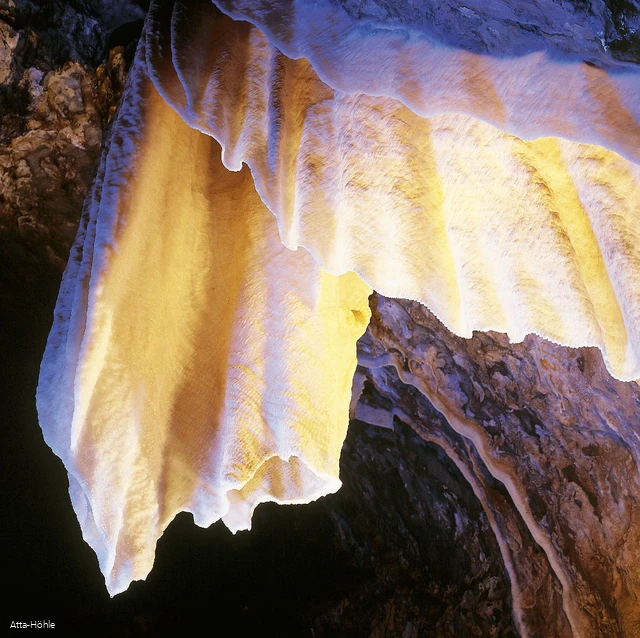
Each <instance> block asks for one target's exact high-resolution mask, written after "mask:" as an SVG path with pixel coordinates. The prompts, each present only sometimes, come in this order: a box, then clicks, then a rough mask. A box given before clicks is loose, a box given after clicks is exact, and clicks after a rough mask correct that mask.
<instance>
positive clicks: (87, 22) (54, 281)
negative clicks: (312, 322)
mask: <svg viewBox="0 0 640 638" xmlns="http://www.w3.org/2000/svg"><path fill="white" fill-rule="evenodd" d="M381 4H384V3H381ZM574 4H575V5H576V6H578V8H580V7H581V6H582V5H585V6H586V8H584V7H583V9H584V10H591V9H590V7H591V5H590V3H588V2H586V3H585V2H579V1H578V0H576V1H575V2H574ZM594 4H595V3H594ZM607 7H608V8H607V11H608V13H607V15H608V16H609V21H608V22H607V25H608V29H609V31H608V33H607V34H606V37H607V41H608V43H609V45H610V48H611V51H612V53H613V54H615V55H616V56H617V57H618V59H623V60H627V61H629V60H631V61H638V60H640V56H639V55H638V51H640V47H639V46H638V32H637V31H634V30H633V29H632V26H633V25H634V24H637V23H638V19H639V18H638V16H640V4H638V2H637V1H636V0H626V1H625V0H619V1H618V0H615V1H612V2H609V3H608V5H607ZM145 9H146V6H145V2H144V1H143V0H141V1H140V2H136V1H134V0H131V1H130V0H121V1H117V0H113V1H109V0H70V1H69V2H61V1H59V0H51V1H47V0H39V1H36V0H15V2H13V1H12V0H0V21H2V22H3V23H4V24H5V25H8V28H9V29H10V30H11V31H10V32H9V31H3V37H5V36H6V34H7V33H9V35H11V33H18V34H19V39H18V44H17V46H16V47H15V48H13V49H11V48H9V49H6V48H5V52H6V51H9V54H8V55H10V60H9V63H8V64H9V67H8V68H9V75H8V76H7V79H6V80H5V81H4V82H3V83H2V84H1V85H0V159H1V160H2V162H1V163H0V166H1V167H3V168H4V170H5V174H7V175H9V177H10V180H11V182H10V184H9V182H4V183H3V182H0V389H1V392H0V402H1V404H0V415H1V416H0V419H1V420H2V423H1V427H2V462H3V472H2V481H3V484H2V490H1V494H2V515H1V516H2V518H1V520H2V543H3V553H2V555H3V569H2V575H3V579H4V582H5V585H6V588H5V589H6V591H8V592H9V594H8V596H9V598H8V600H5V602H4V605H3V608H4V613H3V623H7V625H5V626H8V625H9V624H10V622H11V621H12V620H15V621H31V620H51V621H54V622H55V623H56V628H57V629H61V630H62V631H63V633H65V632H66V635H74V634H83V635H85V634H86V635H96V636H99V635H105V636H153V635H167V632H169V631H175V632H176V633H177V632H178V631H180V632H184V631H185V630H186V629H195V628H198V627H199V624H200V622H201V621H204V623H205V627H206V630H207V631H209V630H210V631H212V632H215V631H225V630H224V625H227V627H229V629H227V630H226V631H230V630H231V631H233V632H234V633H237V634H239V635H243V634H245V633H248V632H265V631H267V630H269V631H270V632H271V633H273V634H275V635H276V636H354V637H357V636H380V637H383V636H402V637H406V638H410V637H414V636H416V637H417V636H452V637H453V636H461V635H465V634H466V635H470V636H511V635H516V628H515V626H514V621H513V619H512V609H511V586H510V581H509V577H508V575H507V573H506V570H505V566H504V562H503V558H502V555H501V552H500V549H499V547H498V544H497V541H496V538H495V535H494V533H493V531H492V529H491V526H490V524H489V521H488V519H487V516H486V513H485V510H484V509H483V507H482V505H481V503H480V501H479V500H478V498H477V496H476V495H475V494H474V491H473V489H472V487H471V486H470V484H469V483H468V482H467V480H466V479H465V478H464V477H463V476H462V474H461V472H460V471H459V470H458V468H457V467H456V466H455V465H454V463H453V462H452V461H451V460H450V458H449V457H448V456H447V455H446V454H445V453H444V452H443V451H442V448H441V447H439V446H438V445H435V444H434V443H431V442H428V441H426V440H425V439H424V438H422V437H421V436H419V435H418V433H417V432H416V431H415V427H410V425H409V424H407V423H405V422H403V420H402V419H401V418H398V417H397V416H396V417H395V418H394V422H393V423H394V429H393V430H389V429H384V428H380V427H375V426H372V425H367V424H366V423H363V422H362V421H358V420H353V421H352V422H351V425H350V429H349V434H348V437H347V441H346V443H345V447H344V449H343V454H342V460H341V468H342V470H341V476H342V480H343V483H344V485H343V488H342V489H341V490H340V491H339V492H338V493H337V494H335V495H333V496H330V497H326V498H323V499H320V500H319V501H317V502H315V503H313V504H310V505H306V506H277V505H274V504H263V505H261V506H260V507H259V508H258V509H257V511H256V513H255V516H254V519H253V529H252V530H251V531H250V532H240V533H238V534H237V535H235V536H234V535H232V534H231V533H230V532H229V531H228V530H227V529H226V528H225V527H224V525H223V524H222V523H218V524H216V525H214V526H212V527H211V528H209V529H207V530H203V529H200V528H198V527H196V526H195V525H194V524H193V521H192V519H191V516H190V515H187V514H184V513H183V514H181V515H179V516H178V517H177V519H176V520H175V521H174V522H173V523H172V524H171V525H170V527H169V528H168V529H167V531H166V532H165V534H164V536H163V537H162V538H161V539H160V541H159V543H158V547H157V553H156V563H155V566H154V569H153V571H152V572H151V574H150V575H149V577H148V578H147V580H146V581H144V582H136V583H133V585H132V586H131V588H130V589H129V590H128V591H127V592H125V593H123V594H121V595H118V596H116V597H115V598H114V599H110V598H109V596H108V594H107V593H106V589H105V587H104V581H103V578H102V575H101V574H100V572H99V570H98V564H97V559H96V557H95V555H94V554H93V551H92V550H91V549H90V548H89V547H88V545H86V544H85V543H84V541H83V540H82V537H81V534H80V528H79V525H78V523H77V520H76V517H75V514H74V512H73V510H72V508H71V504H70V501H69V497H68V494H67V488H68V483H67V476H66V471H65V470H64V468H63V466H62V463H61V462H60V460H59V459H58V458H57V457H55V455H54V454H53V453H52V452H51V450H50V449H49V448H48V447H47V445H46V444H45V443H44V441H43V438H42V434H41V432H40V429H39V426H38V419H37V414H36V410H35V389H36V384H37V378H38V370H39V364H40V360H41V357H42V353H43V351H44V346H45V342H46V338H47V334H48V331H49V328H50V325H51V320H52V313H53V307H54V304H55V299H56V295H57V289H58V286H59V283H60V277H61V274H62V269H63V268H64V263H65V261H66V258H67V255H68V251H69V248H70V245H71V242H72V240H73V236H74V233H75V227H76V226H77V222H78V219H79V215H80V210H81V206H82V201H83V197H84V192H85V190H86V188H87V187H88V185H89V183H90V180H91V176H92V173H93V170H94V167H95V163H96V161H97V158H98V155H99V151H100V144H101V139H103V134H108V123H109V121H110V118H112V117H113V114H114V111H115V109H116V107H117V101H118V98H119V95H120V92H121V90H122V81H123V80H124V77H125V75H126V68H127V65H128V64H129V63H130V60H131V57H132V53H133V50H134V48H135V43H136V39H137V37H138V34H139V32H140V29H141V27H142V19H143V16H144V11H145ZM630 25H631V26H630ZM70 65H71V66H70ZM73 65H75V66H73ZM28 69H37V70H38V71H40V72H42V74H43V76H45V77H51V78H57V79H56V82H57V81H58V79H59V80H60V83H61V84H60V86H62V87H63V89H64V90H62V91H61V92H59V93H56V94H55V95H54V96H53V97H51V96H50V95H47V98H46V100H44V101H43V99H41V98H37V96H36V95H35V94H34V92H33V84H29V83H28V82H27V81H26V80H25V77H26V76H25V72H26V71H27V70H28ZM47 86H50V87H51V86H58V85H57V84H55V83H54V82H53V80H51V81H50V82H49V85H47ZM67 89H68V91H67ZM65 91H67V92H66V93H65ZM74 91H75V93H74ZM59 95H62V98H60V99H58V96H59ZM78 95H80V96H81V98H82V104H83V107H82V109H81V111H78V110H77V109H75V108H71V107H72V105H73V104H74V102H73V100H74V99H76V100H77V99H78V98H77V96H78ZM74 96H75V97H74ZM36 98H37V99H36ZM38 100H40V101H38ZM33 122H36V124H37V127H36V125H35V124H33ZM34 127H35V128H34ZM69 127H70V128H71V129H72V131H73V132H74V134H75V132H77V133H78V135H83V136H84V137H81V140H83V142H82V143H78V141H77V139H75V138H74V140H75V141H74V143H71V142H70V141H69V140H68V139H66V138H65V137H64V136H65V135H68V133H64V131H65V130H67V129H69ZM33 131H37V132H38V133H37V135H35V142H33V141H32V140H33V139H34V135H33V134H31V133H32V132H33ZM61 131H62V132H61ZM16 140H18V141H19V144H18V143H17V142H16ZM25 167H26V168H28V170H29V174H28V175H27V172H26V169H25ZM43 167H44V168H43ZM45 169H46V170H45ZM25 175H26V177H25ZM21 179H22V182H21V181H20V180H21ZM8 184H9V185H8ZM365 347H366V338H365ZM310 365H313V362H310ZM389 383H391V384H396V385H398V386H402V382H400V381H399V379H393V380H390V381H389ZM402 392H404V395H402V396H403V397H404V398H403V399H402V400H403V401H404V402H405V408H406V409H410V410H411V411H412V414H416V413H417V412H420V419H421V422H422V423H424V424H426V425H425V428H427V429H428V428H432V429H434V430H442V431H444V429H445V428H446V427H447V425H446V421H444V419H443V417H442V416H441V415H440V414H439V413H438V412H437V411H436V410H435V409H433V407H432V406H431V407H429V406H430V404H428V405H427V403H428V402H426V403H425V401H424V398H419V397H414V396H413V395H412V392H413V391H412V390H409V389H407V388H406V387H404V388H403V390H402ZM414 394H415V393H414ZM361 401H362V402H363V403H364V404H365V405H368V406H371V407H375V408H378V409H381V410H386V411H388V412H390V413H391V412H393V407H394V405H393V400H392V399H391V398H389V396H384V393H382V392H381V391H380V388H379V387H376V385H375V384H374V383H373V382H372V381H371V380H368V381H366V382H365V389H364V394H363V397H362V399H361ZM413 401H415V402H416V403H415V406H414V404H413V403H412V402H413ZM420 401H422V403H420ZM412 406H413V407H412ZM416 406H417V407H416ZM522 414H523V416H522V421H523V423H524V422H525V421H527V418H525V417H526V413H524V412H523V413H522ZM525 426H526V423H524V425H523V427H525ZM490 489H491V490H493V493H494V494H495V498H496V499H498V500H500V499H502V500H506V499H507V496H505V492H504V488H502V487H501V486H500V485H497V484H495V485H493V484H492V485H491V486H490ZM533 501H535V498H533ZM540 503H541V504H538V505H539V507H541V508H546V505H545V503H544V502H543V500H541V501H540ZM545 511H546V510H545ZM532 551H533V550H532ZM536 551H538V550H536ZM221 619H223V620H221ZM539 622H540V624H539V626H538V629H537V630H536V631H534V632H533V635H541V636H544V635H553V633H547V632H548V631H552V630H550V629H549V628H546V629H545V625H544V618H541V620H540V621H539ZM601 635H604V634H601ZM606 635H621V634H616V633H615V632H613V633H607V634H606Z"/></svg>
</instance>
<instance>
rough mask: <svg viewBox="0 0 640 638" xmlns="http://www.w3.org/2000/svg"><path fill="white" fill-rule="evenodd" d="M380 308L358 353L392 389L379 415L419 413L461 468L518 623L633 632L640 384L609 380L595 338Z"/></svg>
mask: <svg viewBox="0 0 640 638" xmlns="http://www.w3.org/2000/svg"><path fill="white" fill-rule="evenodd" d="M373 308H374V314H373V319H372V322H371V324H370V329H369V332H368V335H367V337H366V338H364V339H363V340H361V342H360V356H359V360H360V363H361V365H362V366H364V367H365V369H366V373H365V378H366V379H367V381H368V382H369V383H370V384H371V387H372V388H374V389H375V391H376V392H377V393H379V394H381V395H382V396H383V397H384V402H383V401H378V403H375V404H374V405H375V407H376V408H377V419H378V420H380V419H381V418H382V412H383V409H384V406H385V405H386V406H387V409H388V413H389V421H391V417H392V415H393V416H395V417H397V418H400V419H401V420H403V421H405V422H407V423H410V424H412V426H413V427H414V429H416V431H418V432H419V433H420V434H421V436H423V437H424V438H425V439H426V440H430V441H433V442H435V443H437V444H438V445H440V446H441V447H442V448H443V449H444V450H445V451H446V453H447V454H448V455H449V456H450V457H451V458H452V459H453V460H454V462H456V464H457V465H458V466H459V467H460V468H461V470H462V471H463V472H464V473H465V476H466V477H467V479H468V480H469V482H470V484H471V485H472V486H473V488H474V491H475V493H476V494H477V496H478V498H479V499H480V501H481V502H482V503H483V505H484V507H485V511H486V512H487V514H488V515H489V520H490V521H491V525H492V528H493V530H494V533H495V535H496V538H497V539H498V542H499V543H500V544H501V547H502V551H503V555H504V558H505V565H506V567H507V570H508V571H509V574H510V579H511V585H512V595H513V598H514V609H515V612H516V616H518V617H519V619H520V622H521V623H522V625H521V629H522V631H523V632H525V633H528V634H530V635H545V632H549V633H548V634H546V635H554V636H564V635H572V632H573V635H579V636H618V635H625V636H632V635H635V634H637V633H638V631H640V605H639V604H638V598H639V594H640V579H639V577H638V571H637V565H638V562H639V561H640V555H639V553H640V520H639V518H638V516H639V515H638V488H639V481H638V452H639V440H638V424H639V415H640V387H639V386H638V384H637V383H635V382H631V383H622V382H619V381H616V380H614V379H612V378H611V377H610V376H609V375H608V374H607V372H606V369H605V368H604V365H603V363H602V357H601V356H600V354H599V352H598V351H597V350H594V349H588V348H584V349H577V350H571V349H568V348H560V347H557V346H554V345H552V344H550V343H548V342H546V341H544V340H542V339H539V338H538V337H535V336H530V337H527V339H525V341H524V342H523V343H521V344H510V343H509V341H508V339H507V338H506V337H505V336H504V335H500V334H497V333H477V334H476V335H474V337H473V338H472V339H470V340H465V339H461V338H459V337H456V336H455V335H452V334H451V333H449V332H448V331H446V330H445V329H443V328H442V326H441V325H440V324H439V322H438V321H437V320H436V319H435V318H434V317H433V315H431V313H429V312H428V311H427V310H426V309H425V308H424V307H423V306H420V305H419V304H415V303H411V302H406V301H394V300H389V299H385V298H383V297H379V296H377V297H375V299H374V301H373ZM365 384H366V381H365ZM365 387H366V385H365ZM363 400H364V401H365V402H366V401H367V399H366V395H365V398H364V399H363ZM369 401H370V400H369ZM434 408H435V409H436V410H437V411H438V412H439V413H440V415H442V417H443V418H441V420H440V421H439V422H437V423H438V425H437V427H435V428H434V427H433V423H434V419H433V417H432V416H430V413H431V412H432V411H433V410H434ZM356 414H357V408H356ZM423 415H427V418H425V416H423ZM550 623H551V624H550Z"/></svg>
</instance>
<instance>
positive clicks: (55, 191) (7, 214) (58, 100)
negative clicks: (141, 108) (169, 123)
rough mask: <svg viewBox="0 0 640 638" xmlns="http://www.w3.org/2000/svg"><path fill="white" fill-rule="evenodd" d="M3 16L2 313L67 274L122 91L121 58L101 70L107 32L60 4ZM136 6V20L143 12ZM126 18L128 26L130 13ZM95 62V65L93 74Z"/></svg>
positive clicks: (120, 54)
mask: <svg viewBox="0 0 640 638" xmlns="http://www.w3.org/2000/svg"><path fill="white" fill-rule="evenodd" d="M0 6H1V7H2V9H0V32H1V33H2V38H1V40H0V46H2V49H1V50H0V245H2V246H3V250H2V252H0V273H1V274H0V299H2V303H3V304H4V303H6V302H5V299H6V297H5V295H6V294H8V292H7V291H8V290H10V289H11V288H13V287H14V286H15V285H16V282H18V281H20V280H21V278H23V277H25V278H26V279H27V280H28V282H32V283H33V282H36V281H38V280H42V279H43V278H44V277H47V276H50V277H52V278H56V277H59V274H60V273H61V271H62V270H63V269H64V266H65V264H66V261H67V257H68V254H69V249H70V246H71V242H72V241H73V238H74V237H75V234H76V230H77V227H78V219H79V218H78V212H79V210H80V209H81V207H82V202H83V201H84V196H85V193H86V191H87V188H88V186H89V183H90V181H91V177H92V174H93V172H94V170H95V162H96V161H97V158H98V153H99V151H100V144H101V140H102V132H103V128H104V126H105V125H106V124H107V122H108V121H109V118H110V117H111V116H112V115H113V112H114V110H115V108H116V105H117V102H118V100H119V97H120V94H121V91H122V86H123V82H124V69H125V57H126V52H125V50H124V48H123V47H122V46H116V47H114V48H112V49H111V51H110V52H109V54H108V57H107V59H105V60H100V59H99V56H104V55H105V46H104V45H105V44H106V33H105V29H106V28H107V26H106V24H100V23H98V22H97V20H96V19H95V18H93V17H92V16H91V15H89V14H87V13H82V12H81V13H78V12H74V10H73V9H72V7H71V6H67V5H66V4H65V3H55V2H53V3H45V2H43V3H41V4H36V3H31V2H23V3H19V4H18V6H17V7H16V6H15V4H14V3H13V2H12V0H9V1H8V2H6V1H5V2H4V3H3V4H2V5H0ZM133 6H134V9H135V11H136V15H138V17H139V16H140V13H141V12H140V9H139V8H138V7H137V6H135V5H133ZM122 17H123V18H128V17H129V16H128V14H127V12H126V11H125V12H124V14H123V16H122ZM5 20H6V21H5ZM74 25H75V26H74ZM79 25H84V26H83V27H82V28H80V26H79ZM87 25H93V26H92V28H91V29H89V26H87ZM39 27H40V28H39ZM78 29H79V31H78ZM87 30H88V31H87ZM74 42H75V43H77V47H80V49H79V50H77V49H76V48H74ZM100 43H102V44H100ZM64 47H71V49H65V48H64ZM93 47H98V48H97V49H96V48H93ZM96 62H101V64H100V65H99V66H98V68H97V69H96V67H95V66H94V64H95V63H96ZM18 287H19V286H18Z"/></svg>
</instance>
